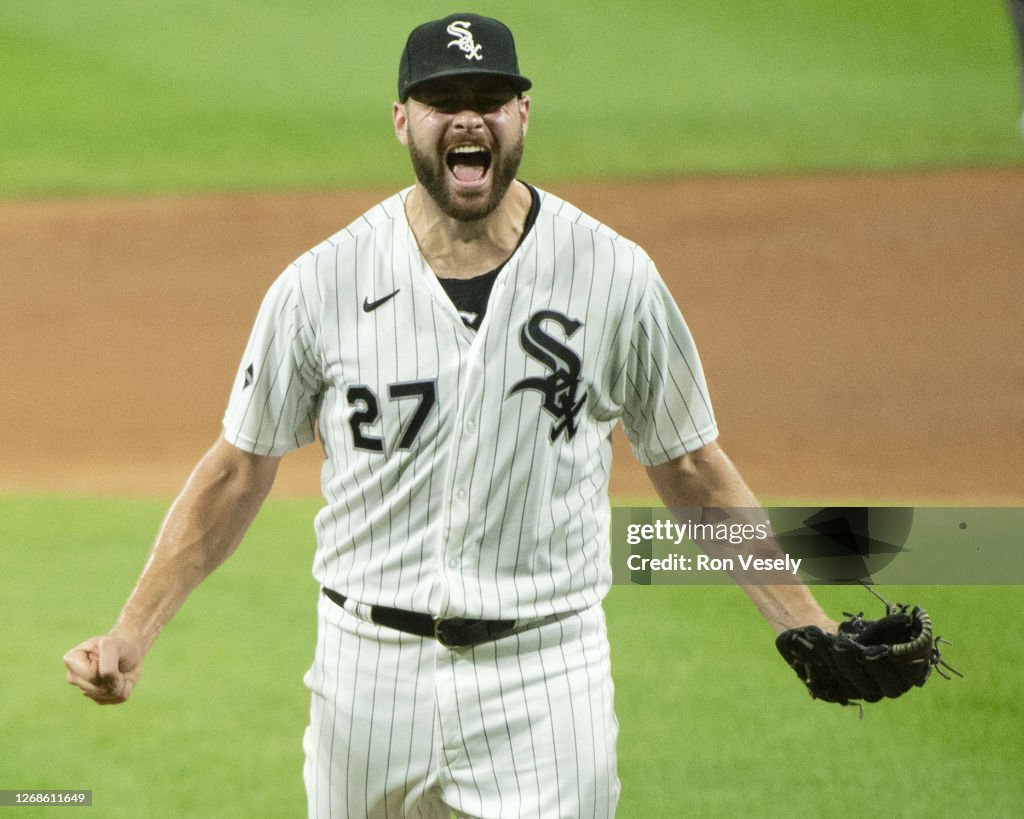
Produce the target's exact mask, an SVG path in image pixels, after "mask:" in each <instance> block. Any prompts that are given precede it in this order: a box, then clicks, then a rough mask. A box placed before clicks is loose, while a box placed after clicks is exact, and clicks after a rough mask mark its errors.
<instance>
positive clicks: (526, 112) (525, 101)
mask: <svg viewBox="0 0 1024 819" xmlns="http://www.w3.org/2000/svg"><path fill="white" fill-rule="evenodd" d="M519 118H520V119H521V120H522V122H523V136H526V132H527V130H529V125H530V98H529V97H527V96H523V97H520V99H519Z"/></svg>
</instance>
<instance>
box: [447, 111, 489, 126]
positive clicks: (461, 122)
mask: <svg viewBox="0 0 1024 819" xmlns="http://www.w3.org/2000/svg"><path fill="white" fill-rule="evenodd" d="M452 127H453V128H454V129H455V130H456V131H478V130H480V129H481V128H483V127H484V118H483V116H482V115H481V114H480V112H479V111H475V110H474V109H472V108H469V107H465V108H463V109H462V110H461V111H456V112H455V113H454V114H453V115H452Z"/></svg>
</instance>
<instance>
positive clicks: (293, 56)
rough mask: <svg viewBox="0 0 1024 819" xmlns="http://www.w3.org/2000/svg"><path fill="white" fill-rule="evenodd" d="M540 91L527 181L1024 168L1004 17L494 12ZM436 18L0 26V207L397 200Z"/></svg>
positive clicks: (878, 3)
mask: <svg viewBox="0 0 1024 819" xmlns="http://www.w3.org/2000/svg"><path fill="white" fill-rule="evenodd" d="M475 8H476V10H478V11H481V12H482V13H492V14H496V15H498V16H501V17H502V18H503V19H506V20H507V21H508V22H509V23H510V24H511V25H512V27H513V29H514V30H515V31H517V32H519V48H520V52H521V55H520V56H521V64H522V67H523V71H524V72H525V73H526V74H527V75H528V76H530V77H531V78H532V79H533V80H534V83H535V88H534V92H533V96H534V103H535V107H534V118H533V122H532V125H531V133H530V137H529V146H530V147H529V150H528V151H527V157H526V162H525V164H524V173H525V175H526V176H527V177H529V178H537V179H544V180H548V181H549V182H550V181H551V180H555V179H557V180H565V179H579V178H609V177H617V178H632V177H636V176H646V177H652V176H663V175H666V174H684V173H722V172H725V173H733V172H750V171H757V172H766V171H767V172H773V173H788V172H792V171H795V170H800V171H808V170H829V169H855V168H865V167H866V168H876V169H890V168H903V167H909V166H917V167H949V166H976V165H1005V164H1020V163H1021V162H1022V161H1024V150H1022V147H1021V143H1020V140H1019V139H1018V138H1017V134H1016V128H1015V124H1016V119H1017V116H1019V101H1018V95H1017V85H1016V68H1015V50H1014V44H1013V38H1012V34H1011V31H1010V27H1009V25H1008V22H1007V19H1006V14H1005V12H1004V9H1003V8H1002V4H1001V2H997V0H991V2H985V3H961V2H957V0H901V1H900V2H898V3H893V2H890V0H862V2H859V3H849V2H843V0H779V2H775V3H772V4H771V5H770V6H763V7H761V6H756V5H752V4H751V3H749V2H744V1H743V0H720V2H716V3H666V2H663V0H639V1H638V2H633V3H612V2H607V0H589V1H588V2H583V1H582V0H571V1H570V2H563V3H557V4H552V3H542V2H539V0H536V2H521V3H515V4H501V3H494V2H484V3H479V4H477V5H476V7H475ZM450 10H451V9H450V7H449V6H447V5H444V4H439V3H434V2H427V3H423V2H415V3H414V2H410V1H409V0H405V2H395V3H387V4H381V3H351V2H340V3H316V2H310V0H300V2H295V0H262V2H259V3H252V2H244V1H243V0H217V1H216V2H213V3H205V4H197V3H193V2H189V0H163V2H158V3H135V2H130V1H129V0H75V2H70V0H34V1H33V2H28V0H10V2H6V3H3V4H0V76H2V77H3V78H4V79H3V83H4V93H3V94H2V95H0V144H2V145H3V146H4V149H3V151H2V152H0V197H12V196H16V197H24V196H33V197H36V196H48V195H67V194H72V195H76V194H88V193H97V192H100V193H119V192H125V191H143V192H146V191H194V190H223V189H235V190H267V189H310V188H316V189H323V188H329V187H338V186H352V185H377V184H395V183H398V182H404V181H405V180H406V179H407V178H408V175H409V174H408V162H407V160H406V158H405V156H404V154H403V153H402V151H401V149H400V148H399V146H398V145H397V143H396V142H395V140H394V138H393V136H392V133H391V122H390V113H389V104H390V102H391V100H392V99H393V96H394V94H395V77H396V73H397V62H398V54H399V53H400V49H401V46H402V44H403V42H404V38H405V35H406V33H407V32H408V30H409V29H410V28H411V27H412V26H413V25H414V24H416V23H418V22H421V21H422V20H424V19H429V16H431V15H433V14H436V15H438V16H441V15H443V14H447V13H449V12H450Z"/></svg>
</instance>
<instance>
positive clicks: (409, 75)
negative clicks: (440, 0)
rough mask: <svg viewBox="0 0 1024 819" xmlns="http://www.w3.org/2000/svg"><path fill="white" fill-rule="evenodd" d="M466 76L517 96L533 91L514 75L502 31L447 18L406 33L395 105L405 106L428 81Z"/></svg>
mask: <svg viewBox="0 0 1024 819" xmlns="http://www.w3.org/2000/svg"><path fill="white" fill-rule="evenodd" d="M467 74H481V75H484V76H492V77H501V78H503V79H506V80H509V81H510V82H511V83H512V85H513V86H514V87H515V88H516V89H518V91H519V92H520V93H522V92H523V91H526V90H528V89H529V88H530V86H531V85H533V83H531V82H530V81H529V80H528V79H527V78H526V77H524V76H523V75H522V74H520V73H519V60H518V59H517V58H516V44H515V40H514V39H513V37H512V32H511V31H510V30H509V28H508V26H506V25H505V24H504V23H502V22H499V21H498V20H495V19H493V18H491V17H481V16H480V15H479V14H451V15H449V16H448V17H445V18H444V19H443V20H431V21H430V22H429V23H424V24H423V25H421V26H417V27H416V28H414V29H413V30H412V33H411V34H410V35H409V39H408V40H407V41H406V43H405V49H404V50H403V51H402V60H401V62H400V63H399V66H398V99H399V100H401V101H402V102H405V101H406V100H407V99H408V98H409V95H410V94H411V93H412V92H413V91H414V90H415V89H416V87H417V86H420V85H423V83H425V82H428V81H430V80H435V79H438V78H440V77H458V76H463V75H467Z"/></svg>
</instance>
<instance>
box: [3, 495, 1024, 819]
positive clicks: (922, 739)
mask: <svg viewBox="0 0 1024 819" xmlns="http://www.w3.org/2000/svg"><path fill="white" fill-rule="evenodd" d="M165 507H166V502H164V501H116V500H106V501H87V500H72V499H53V498H21V499H7V500H3V501H0V546H2V552H0V553H2V554H3V561H4V563H5V564H6V565H4V567H3V568H4V573H3V576H4V578H5V580H4V613H5V626H6V629H5V638H6V639H4V640H3V642H2V643H0V662H2V667H3V669H4V675H3V679H4V689H5V694H6V696H5V697H4V704H3V707H2V709H0V736H2V737H3V754H2V756H0V788H89V789H92V791H93V799H94V807H93V808H92V809H91V811H92V813H91V815H94V816H102V817H139V816H146V817H180V816H209V817H234V816H238V817H241V816H268V817H287V816H300V815H303V811H304V793H303V790H302V781H301V765H302V753H301V747H300V742H301V736H302V730H303V728H304V726H305V721H306V708H307V695H306V689H305V688H304V686H303V684H302V675H303V673H304V672H305V669H306V666H307V665H308V663H309V662H310V659H311V656H312V648H313V633H314V622H313V600H314V599H315V596H316V592H317V589H316V586H315V584H314V583H313V581H312V578H311V577H310V575H309V565H310V562H311V555H312V532H311V527H310V520H311V517H312V514H313V512H314V511H315V509H316V508H317V504H316V503H315V502H313V501H293V500H277V501H271V502H270V503H269V504H268V506H267V507H266V508H265V509H264V511H263V512H262V513H261V515H260V517H259V518H258V519H257V521H256V523H255V524H254V527H253V529H252V531H251V533H250V535H249V537H248V539H247V540H246V542H245V544H243V546H242V547H241V549H240V551H239V552H238V554H236V555H235V556H234V557H233V558H232V559H231V561H229V562H228V563H227V564H226V565H225V566H224V567H223V568H222V569H221V570H220V571H219V572H217V573H216V574H214V575H213V577H211V578H210V580H209V581H208V582H207V583H206V584H204V585H203V586H201V587H200V589H199V590H198V591H197V592H196V593H195V594H194V595H193V597H192V598H191V599H190V600H189V601H188V603H187V604H186V606H185V607H184V608H183V609H182V611H181V612H180V613H179V615H178V616H177V617H176V618H175V620H173V621H172V624H171V625H170V626H169V627H168V629H167V630H166V631H165V632H164V634H163V635H162V636H161V638H160V640H159V641H158V643H157V645H156V647H155V648H154V650H153V652H152V653H151V654H150V656H149V658H148V659H147V662H146V668H145V672H144V675H143V680H142V683H141V685H140V686H139V688H138V689H137V691H136V692H135V694H134V695H133V698H132V700H131V701H130V702H129V703H128V704H126V705H124V706H119V707H113V708H110V707H100V706H96V705H93V704H92V703H90V702H87V701H85V700H84V699H83V698H82V697H81V696H80V695H79V694H78V693H77V690H76V689H72V688H71V687H70V686H68V685H67V684H66V683H65V682H64V681H63V669H62V664H61V655H62V654H63V653H64V651H66V650H67V649H68V648H69V647H70V646H71V645H73V644H74V643H76V642H78V641H79V640H80V639H82V638H83V637H84V636H87V635H88V634H92V633H94V632H102V631H104V630H106V628H108V627H109V624H110V622H111V621H112V619H113V618H114V617H115V616H116V614H117V611H118V608H119V606H120V604H121V602H122V601H123V598H124V596H125V595H126V593H127V592H128V590H129V589H130V587H131V585H132V583H133V582H134V578H135V576H136V574H137V572H138V570H139V567H140V566H141V563H142V562H143V560H144V558H145V554H146V551H147V550H148V544H149V541H150V540H151V538H152V534H153V532H154V531H155V529H156V527H157V525H158V524H159V521H160V519H161V517H162V515H163V513H164V510H165ZM887 592H888V593H890V594H892V595H899V594H900V593H901V592H903V593H905V596H906V598H907V599H921V600H927V601H928V604H929V607H930V608H931V610H932V613H933V615H934V617H935V620H936V622H937V623H939V624H945V625H948V626H949V630H948V631H945V632H944V633H945V634H946V636H948V637H949V639H951V640H952V641H953V642H954V643H955V645H954V646H953V647H951V648H947V650H946V656H947V658H948V659H949V661H950V662H951V664H952V665H954V666H956V667H958V668H959V669H960V670H962V671H963V672H964V673H965V675H966V676H965V678H964V679H962V680H958V679H955V680H953V681H952V682H946V681H944V680H942V679H940V678H938V677H934V679H933V680H932V681H930V682H929V683H928V685H927V686H926V687H925V688H924V689H921V690H915V691H913V692H911V693H910V694H909V695H908V696H907V697H906V698H905V699H903V700H900V701H897V702H888V703H881V704H876V705H869V706H867V707H866V709H865V710H866V713H865V716H864V719H863V720H861V719H858V714H857V711H856V709H853V708H847V709H843V708H840V707H838V706H830V705H827V704H824V703H815V702H812V701H811V700H810V699H809V698H808V697H807V696H806V694H805V693H804V692H803V690H802V687H801V686H800V685H799V683H798V681H797V680H796V679H795V678H794V677H793V674H792V672H791V671H790V670H789V669H788V668H786V667H785V666H784V664H783V663H782V661H781V659H780V658H779V657H778V656H777V654H776V653H775V648H774V646H773V644H772V635H771V632H770V630H769V629H768V627H767V626H766V625H765V624H764V623H763V621H761V619H760V617H759V615H757V613H756V612H755V610H754V609H753V607H752V606H750V604H749V603H748V602H747V601H746V599H745V598H744V597H743V595H742V593H741V592H739V590H738V589H735V588H732V587H729V586H707V587H686V588H665V587H661V588H652V587H648V588H642V587H621V588H618V587H617V588H615V589H613V591H612V593H611V595H610V596H609V599H608V605H607V608H608V617H609V624H610V630H611V639H612V650H613V668H614V674H615V680H616V707H617V711H618V714H619V719H620V724H621V735H620V749H619V760H620V763H619V773H620V777H621V779H622V781H623V795H622V801H621V811H620V815H621V816H623V817H637V819H646V818H647V817H677V816H684V815H686V816H715V817H719V816H721V817H726V816H752V817H753V816H758V817H764V816H788V817H792V816H807V817H815V816H835V817H846V816H849V817H860V816H869V815H889V816H901V817H917V816H920V817H935V816H952V815H956V816H988V817H993V816H1015V815H1019V814H1018V811H1019V806H1020V804H1021V803H1022V800H1024V785H1022V782H1021V778H1020V774H1019V758H1020V750H1021V748H1024V706H1022V704H1021V700H1020V696H1019V693H1020V680H1021V676H1020V668H1021V666H1022V663H1024V648H1022V647H1021V645H1020V642H1019V641H1014V640H1007V639H1006V638H1005V636H1001V632H1002V630H1003V626H1001V625H999V624H1001V623H1003V622H1004V621H1005V619H1006V612H1008V611H1013V610H1014V607H1015V601H1016V600H1017V599H1018V598H1019V590H1018V589H1017V588H1015V587H993V586H987V587H984V586H983V587H952V586H944V587H928V588H909V587H908V588H905V589H895V588H894V589H887ZM818 593H819V595H820V597H821V598H822V599H823V601H824V602H825V604H826V607H827V608H829V610H830V611H832V612H834V613H836V614H838V612H839V611H841V610H842V609H844V608H845V609H847V610H849V609H851V608H855V609H860V608H869V606H870V602H869V601H868V600H867V598H866V596H865V595H864V594H863V592H861V591H860V590H858V589H848V588H838V587H831V588H819V589H818ZM996 657H998V658H999V659H998V662H996V661H995V660H994V658H996ZM46 810H47V809H31V808H26V809H22V811H19V813H18V815H19V816H20V815H35V814H37V813H38V814H42V813H44V812H45V811H46Z"/></svg>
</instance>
